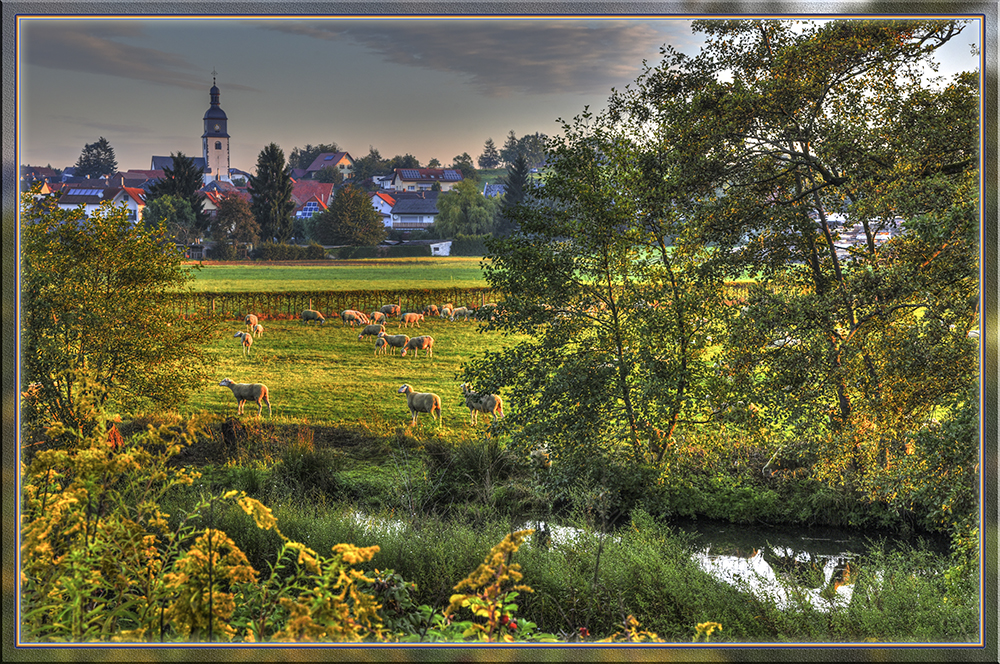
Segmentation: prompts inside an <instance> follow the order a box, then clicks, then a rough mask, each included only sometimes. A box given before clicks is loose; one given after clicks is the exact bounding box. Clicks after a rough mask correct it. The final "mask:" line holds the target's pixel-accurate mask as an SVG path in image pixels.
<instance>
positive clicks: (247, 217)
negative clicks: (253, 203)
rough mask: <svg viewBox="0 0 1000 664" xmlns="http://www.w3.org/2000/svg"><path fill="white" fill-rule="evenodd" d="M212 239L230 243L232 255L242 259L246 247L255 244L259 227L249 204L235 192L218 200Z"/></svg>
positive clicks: (258, 236) (213, 220)
mask: <svg viewBox="0 0 1000 664" xmlns="http://www.w3.org/2000/svg"><path fill="white" fill-rule="evenodd" d="M211 231H212V239H213V240H215V241H216V242H226V243H229V242H231V243H232V245H233V248H234V250H235V251H234V254H235V255H237V256H240V257H244V256H246V254H247V245H253V244H257V242H258V240H259V239H260V226H259V225H258V224H257V219H256V218H254V216H253V212H252V211H251V209H250V203H248V202H247V200H246V199H245V198H243V196H241V195H240V194H239V193H237V192H228V193H226V194H223V195H222V196H221V197H220V198H219V206H218V209H217V210H216V212H215V217H214V218H213V219H212V226H211Z"/></svg>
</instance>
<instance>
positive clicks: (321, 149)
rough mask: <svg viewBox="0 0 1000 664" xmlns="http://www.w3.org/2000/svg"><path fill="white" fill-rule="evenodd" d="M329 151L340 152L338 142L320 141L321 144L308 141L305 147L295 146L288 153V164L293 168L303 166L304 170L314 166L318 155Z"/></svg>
mask: <svg viewBox="0 0 1000 664" xmlns="http://www.w3.org/2000/svg"><path fill="white" fill-rule="evenodd" d="M327 152H340V146H338V145H337V144H336V143H320V144H319V145H310V144H308V143H306V146H305V147H304V148H300V147H298V146H295V147H294V148H292V151H291V152H290V153H288V165H289V166H290V167H291V168H293V169H294V168H301V169H303V170H304V169H306V168H309V167H310V166H312V163H313V162H314V161H316V157H318V156H320V155H321V154H325V153H327Z"/></svg>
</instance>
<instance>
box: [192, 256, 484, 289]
mask: <svg viewBox="0 0 1000 664" xmlns="http://www.w3.org/2000/svg"><path fill="white" fill-rule="evenodd" d="M482 260H483V259H482V258H481V257H478V256H455V257H450V256H449V257H433V258H430V257H428V258H385V259H367V260H358V261H336V260H330V261H317V264H316V265H282V264H276V265H269V264H265V263H262V264H252V263H243V264H212V263H208V264H203V265H201V266H199V267H194V266H192V267H190V268H189V270H190V272H191V275H192V277H193V281H192V282H191V288H192V289H193V290H194V291H195V292H203V293H204V292H212V293H238V292H274V293H284V292H293V291H340V290H343V291H356V290H364V289H366V288H368V289H377V290H392V289H400V290H408V289H412V288H476V287H482V286H486V280H485V279H484V278H483V273H482V269H481V268H480V263H481V262H482Z"/></svg>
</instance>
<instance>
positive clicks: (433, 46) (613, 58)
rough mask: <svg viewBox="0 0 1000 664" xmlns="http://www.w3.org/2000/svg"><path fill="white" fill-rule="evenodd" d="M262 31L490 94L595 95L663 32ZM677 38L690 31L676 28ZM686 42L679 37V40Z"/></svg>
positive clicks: (501, 26) (628, 72) (577, 23)
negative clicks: (452, 78)
mask: <svg viewBox="0 0 1000 664" xmlns="http://www.w3.org/2000/svg"><path fill="white" fill-rule="evenodd" d="M258 25H260V26H261V27H264V28H267V29H270V30H278V31H281V32H286V33H292V34H298V35H302V36H305V37H310V38H315V39H323V40H344V39H347V40H350V41H353V42H355V43H358V44H361V45H363V46H365V47H366V48H368V49H369V50H371V51H373V52H375V53H379V54H381V55H382V56H383V58H384V59H385V60H387V61H389V62H394V63H397V64H401V65H407V66H411V67H418V68H424V69H430V70H434V71H440V72H450V73H454V74H456V75H458V76H461V77H463V78H464V79H465V80H466V81H467V82H468V83H469V84H470V85H472V86H473V87H475V88H476V89H477V90H478V91H480V92H481V93H483V94H485V95H489V96H509V95H515V94H545V93H580V94H583V93H592V92H600V91H607V90H608V89H609V88H610V87H611V86H615V85H621V84H623V83H625V82H628V81H631V80H632V79H634V78H635V76H636V74H637V73H638V72H639V71H640V69H641V67H642V61H643V59H650V60H653V59H655V58H657V57H658V56H659V48H660V46H661V45H662V44H663V42H664V33H663V31H662V30H661V29H660V27H656V26H654V25H653V24H652V23H651V22H650V21H642V20H600V21H594V20H573V21H563V20H534V19H531V20H490V21H479V20H475V21H470V20H444V19H440V20H438V19H435V20H404V21H363V22H352V21H331V22H329V23H326V22H321V21H312V22H308V23H306V22H301V21H290V22H282V21H269V22H260V23H259V24H258ZM676 27H677V34H678V36H681V35H684V34H690V29H689V28H688V24H687V23H686V22H684V23H678V24H677V26H676ZM682 38H683V37H682Z"/></svg>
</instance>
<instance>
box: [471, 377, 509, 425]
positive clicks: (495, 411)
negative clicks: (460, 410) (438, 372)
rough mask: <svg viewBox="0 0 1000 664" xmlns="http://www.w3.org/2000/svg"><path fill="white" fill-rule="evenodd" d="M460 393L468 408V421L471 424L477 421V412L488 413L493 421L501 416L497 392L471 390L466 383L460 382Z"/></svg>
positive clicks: (501, 408) (501, 404)
mask: <svg viewBox="0 0 1000 664" xmlns="http://www.w3.org/2000/svg"><path fill="white" fill-rule="evenodd" d="M462 394H463V395H465V405H466V406H467V407H468V409H469V422H470V423H472V424H473V425H476V424H478V423H479V413H489V415H490V417H491V418H493V421H494V422H495V421H497V420H498V419H500V418H501V417H503V402H502V401H501V399H500V395H499V394H479V393H478V392H473V391H472V388H471V387H469V384H468V383H462Z"/></svg>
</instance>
